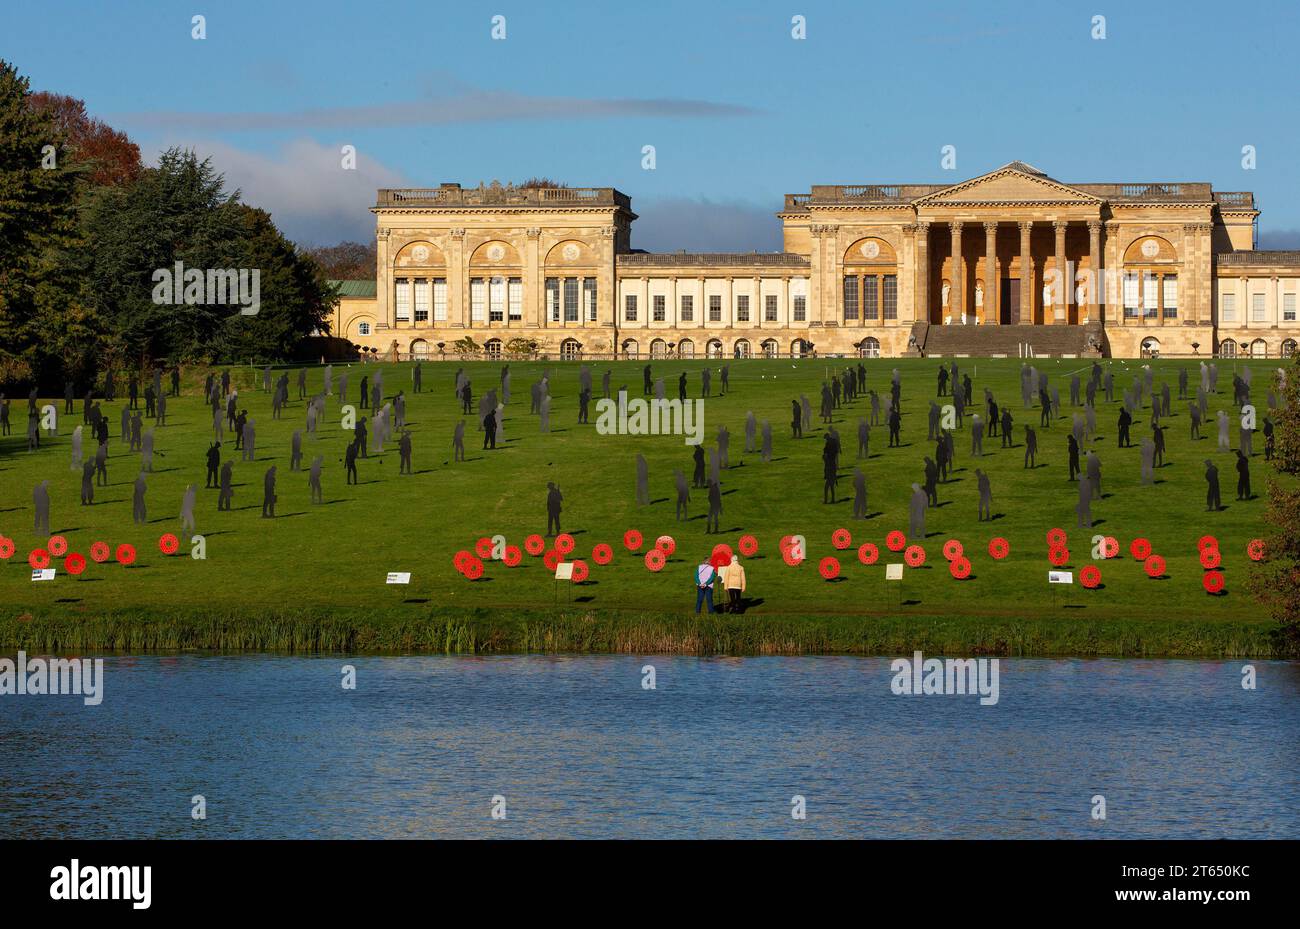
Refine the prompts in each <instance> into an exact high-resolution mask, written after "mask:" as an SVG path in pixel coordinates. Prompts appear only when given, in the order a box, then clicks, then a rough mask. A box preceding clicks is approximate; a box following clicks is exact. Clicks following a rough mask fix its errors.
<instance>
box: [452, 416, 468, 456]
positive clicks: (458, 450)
mask: <svg viewBox="0 0 1300 929" xmlns="http://www.w3.org/2000/svg"><path fill="white" fill-rule="evenodd" d="M451 448H452V451H453V452H454V455H453V459H454V460H455V461H464V460H465V420H463V419H462V420H461V421H460V422H458V423H457V424H456V429H455V431H454V432H453V433H452V436H451Z"/></svg>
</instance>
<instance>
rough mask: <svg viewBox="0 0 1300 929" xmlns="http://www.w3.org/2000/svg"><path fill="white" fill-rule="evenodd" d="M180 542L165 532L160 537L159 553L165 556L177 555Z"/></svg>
mask: <svg viewBox="0 0 1300 929" xmlns="http://www.w3.org/2000/svg"><path fill="white" fill-rule="evenodd" d="M180 545H181V543H180V540H179V539H177V538H176V536H174V535H172V534H171V533H170V532H164V533H163V534H162V535H161V536H159V537H158V551H160V552H162V553H163V554H164V555H174V554H176V549H178V548H180Z"/></svg>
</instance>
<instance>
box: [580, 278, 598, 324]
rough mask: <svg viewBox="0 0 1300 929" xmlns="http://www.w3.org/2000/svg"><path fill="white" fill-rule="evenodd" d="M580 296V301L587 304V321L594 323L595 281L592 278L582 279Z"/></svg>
mask: <svg viewBox="0 0 1300 929" xmlns="http://www.w3.org/2000/svg"><path fill="white" fill-rule="evenodd" d="M582 295H583V296H582V299H583V300H584V301H585V302H586V304H587V321H588V322H592V323H594V322H595V321H596V279H595V278H594V277H588V278H583V281H582Z"/></svg>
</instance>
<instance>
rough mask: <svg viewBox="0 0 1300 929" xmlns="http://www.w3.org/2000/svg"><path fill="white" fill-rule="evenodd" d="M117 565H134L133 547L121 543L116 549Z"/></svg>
mask: <svg viewBox="0 0 1300 929" xmlns="http://www.w3.org/2000/svg"><path fill="white" fill-rule="evenodd" d="M117 563H118V564H120V565H129V564H135V546H134V545H132V544H131V543H130V542H123V543H122V544H121V545H119V546H118V547H117Z"/></svg>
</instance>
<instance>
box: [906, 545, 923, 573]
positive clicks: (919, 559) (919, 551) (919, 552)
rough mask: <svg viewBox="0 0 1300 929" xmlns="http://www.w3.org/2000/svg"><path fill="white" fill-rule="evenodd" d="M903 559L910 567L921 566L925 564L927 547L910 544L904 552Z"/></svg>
mask: <svg viewBox="0 0 1300 929" xmlns="http://www.w3.org/2000/svg"><path fill="white" fill-rule="evenodd" d="M903 560H904V561H906V562H907V564H908V566H909V567H912V568H919V567H921V565H923V564H925V549H923V548H922V547H921V546H919V545H909V546H907V551H905V552H903Z"/></svg>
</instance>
